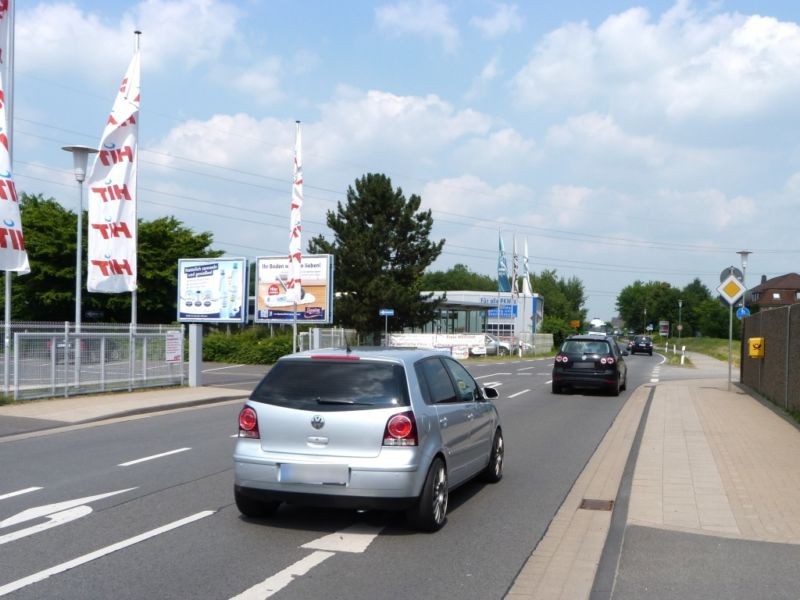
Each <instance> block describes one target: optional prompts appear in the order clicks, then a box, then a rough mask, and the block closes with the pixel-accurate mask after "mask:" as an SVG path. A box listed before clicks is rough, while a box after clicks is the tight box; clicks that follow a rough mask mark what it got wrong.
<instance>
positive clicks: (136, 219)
mask: <svg viewBox="0 0 800 600" xmlns="http://www.w3.org/2000/svg"><path fill="white" fill-rule="evenodd" d="M133 35H134V36H136V42H135V49H136V50H135V51H136V52H139V37H140V36H141V35H142V32H141V31H139V30H138V29H137V30H135V31H134V32H133ZM140 68H141V67H140ZM140 73H141V71H140ZM139 81H140V82H141V76H140V80H139ZM140 85H141V83H140ZM138 117H139V121H138V122H137V126H138V124H139V123H141V122H142V111H141V110H139V115H138ZM139 139H141V135H139V136H138V139H137V140H136V156H135V157H134V160H136V166H135V169H136V195H137V196H138V195H139ZM133 222H134V225H135V227H136V250H135V252H136V255H137V259H136V281H134V282H133V289H132V290H131V331H132V332H134V333H135V332H136V325H137V306H138V301H139V296H138V293H137V289H136V288H138V287H139V259H138V254H139V199H138V198H136V203H135V204H134V212H133Z"/></svg>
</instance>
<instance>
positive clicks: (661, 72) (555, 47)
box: [13, 0, 800, 320]
mask: <svg viewBox="0 0 800 600" xmlns="http://www.w3.org/2000/svg"><path fill="white" fill-rule="evenodd" d="M137 29H138V30H141V31H142V35H141V38H140V40H139V46H140V51H141V64H142V81H141V113H140V130H139V131H140V163H139V197H138V210H139V216H140V217H141V218H144V219H147V220H152V219H155V218H159V217H162V216H169V215H172V216H174V217H176V218H177V219H179V220H180V221H181V222H182V223H183V224H184V225H186V226H187V227H189V228H191V229H192V230H193V231H195V232H198V233H199V232H202V231H208V232H211V233H212V234H213V237H214V244H213V247H214V248H215V249H219V250H223V251H224V252H225V253H226V254H227V255H229V256H236V257H246V258H249V259H254V258H255V257H257V256H271V255H285V254H286V253H287V252H288V239H289V203H290V199H291V186H292V156H293V147H294V137H295V121H296V120H299V121H301V127H302V139H303V147H302V154H303V174H304V196H305V198H304V206H303V236H304V238H305V239H304V242H303V247H304V249H305V247H306V245H307V240H308V239H310V238H311V237H312V236H316V235H319V234H323V235H326V236H327V238H328V239H329V240H332V234H331V232H330V231H329V230H328V229H327V227H326V225H325V218H326V213H327V212H328V211H335V210H336V206H337V202H342V203H344V202H345V197H346V196H345V195H346V191H347V189H348V187H349V186H353V185H354V182H355V180H356V179H358V178H360V177H362V176H363V175H365V174H367V173H383V174H385V175H387V176H389V177H390V178H391V180H392V184H393V185H394V186H395V187H399V188H401V189H402V191H403V193H404V194H405V196H406V197H407V198H408V197H409V196H411V195H412V194H417V195H419V196H420V197H421V198H422V208H423V209H424V210H428V209H430V210H431V212H432V216H433V220H434V226H433V231H432V236H431V237H432V239H434V240H440V239H444V240H445V245H444V249H443V252H442V254H441V256H440V257H439V258H438V259H437V261H436V262H435V263H434V264H433V265H432V266H431V269H432V270H447V269H449V268H451V267H452V266H454V265H456V264H463V265H466V266H467V267H468V268H469V269H470V270H471V271H473V272H475V273H479V274H483V275H489V276H492V277H496V275H497V259H498V238H499V237H502V239H503V241H504V245H505V249H506V253H507V259H508V261H509V264H510V254H511V253H512V252H513V243H514V240H515V239H516V244H517V251H518V252H519V253H520V254H522V251H523V246H524V243H525V242H526V241H527V246H528V256H529V264H530V269H531V271H532V272H534V273H540V272H541V271H542V270H544V269H549V270H555V271H556V273H557V275H558V276H559V277H564V278H566V279H569V278H572V277H576V278H578V279H579V280H581V282H582V283H583V285H584V289H585V292H586V308H587V309H588V317H589V318H600V319H603V320H610V319H611V318H613V317H614V316H615V315H616V314H617V313H616V307H615V304H616V299H617V296H618V294H619V293H620V291H621V290H622V289H623V288H625V287H626V286H628V285H631V284H632V283H634V282H635V281H637V280H639V281H643V282H649V281H664V282H668V283H670V284H671V285H673V286H674V287H677V288H683V287H685V286H686V285H688V284H689V283H691V282H692V281H693V280H694V279H695V278H699V279H700V280H701V281H702V282H703V283H704V284H705V285H706V286H707V287H708V288H709V289H710V290H711V291H712V292H713V293H716V292H715V290H716V287H717V286H718V285H719V282H720V273H721V272H722V271H723V270H725V269H726V268H727V267H729V266H731V265H733V266H736V267H741V263H740V256H739V255H738V254H737V251H740V250H749V251H751V252H752V254H751V255H750V256H749V260H748V263H747V267H746V283H747V285H748V287H753V286H754V285H756V284H757V283H759V282H760V280H761V277H762V275H766V276H767V277H775V276H778V275H782V274H785V273H789V272H797V271H800V268H799V266H798V259H800V236H798V229H799V228H800V218H798V217H799V216H800V214H799V211H798V196H799V195H800V135H798V133H800V120H799V119H798V118H797V112H798V109H800V3H798V2H796V1H795V0H786V1H770V0H763V1H749V0H738V1H734V0H731V1H725V0H717V1H708V0H695V1H691V0H676V1H659V0H650V1H647V2H644V1H638V2H637V1H635V0H631V1H627V2H625V1H617V0H595V1H593V2H585V1H584V0H562V1H560V2H557V3H556V2H550V1H546V0H529V1H525V2H522V1H520V2H518V3H514V2H504V1H497V0H458V1H450V2H444V1H437V0H387V1H375V2H370V1H366V0H352V1H348V2H329V1H328V0H307V1H302V2H298V1H296V0H239V1H231V0H142V1H138V2H137V1H130V2H108V1H107V0H80V1H73V2H61V1H43V2H39V1H36V0H17V1H16V30H15V40H16V44H15V54H14V67H15V68H14V83H13V87H14V90H13V93H14V96H13V98H14V99H13V102H14V104H13V106H14V137H13V148H14V178H15V181H16V184H17V187H18V189H19V190H21V191H23V192H26V193H30V194H43V195H44V196H45V197H52V198H55V199H56V200H57V201H59V202H60V203H61V204H62V205H63V206H65V207H66V208H67V209H69V210H72V211H76V210H77V206H78V191H77V183H76V182H75V178H74V174H73V171H72V158H71V157H70V156H69V155H68V154H67V153H66V152H63V151H62V150H61V148H62V146H66V145H70V144H84V145H88V146H97V145H98V143H99V140H100V136H101V133H102V130H103V127H104V125H105V121H106V118H107V116H108V113H109V112H110V110H111V106H112V104H113V101H114V97H115V95H116V92H117V89H118V88H119V84H120V81H121V79H122V76H123V75H124V73H125V70H126V68H127V66H128V63H129V62H130V60H131V57H132V54H133V51H134V48H135V43H136V41H135V36H134V33H133V32H134V30H137ZM23 226H24V223H23ZM187 258H191V257H187ZM176 268H177V265H176ZM534 291H535V290H534ZM546 301H547V299H546V298H545V303H546ZM686 308H687V307H686V306H684V309H686Z"/></svg>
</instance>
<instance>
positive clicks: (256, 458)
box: [233, 348, 505, 531]
mask: <svg viewBox="0 0 800 600" xmlns="http://www.w3.org/2000/svg"><path fill="white" fill-rule="evenodd" d="M497 397H498V393H497V390H495V389H493V388H488V387H481V386H480V385H479V384H478V383H477V382H476V381H475V379H473V377H472V376H471V375H470V374H469V372H468V371H467V370H466V369H465V368H464V367H463V366H462V365H461V364H460V363H459V362H458V361H456V360H455V359H453V358H451V357H449V356H446V355H444V354H442V353H441V352H435V351H432V350H417V349H398V348H371V349H367V348H357V349H354V350H352V351H351V350H350V349H349V348H348V349H335V350H324V351H309V352H302V353H297V354H292V355H289V356H284V357H282V358H281V359H279V360H278V362H277V363H276V364H275V366H273V367H272V368H271V369H270V371H269V372H268V373H267V375H266V376H265V377H264V379H262V381H261V382H260V383H259V384H258V385H257V386H256V388H255V390H253V392H252V394H251V395H250V398H249V400H247V402H246V403H245V406H244V408H242V410H241V412H240V413H239V437H238V440H237V442H236V448H235V450H234V455H233V462H234V467H235V468H234V473H235V484H234V498H235V500H236V506H237V507H238V508H239V510H240V512H241V513H242V514H244V515H245V516H247V517H254V518H258V517H268V516H271V515H272V514H273V513H274V512H275V511H276V510H277V508H278V506H279V505H280V504H281V502H287V503H294V504H305V505H314V506H332V507H343V508H356V509H392V510H405V511H406V514H407V517H408V520H409V523H410V524H411V525H412V526H413V527H415V528H417V529H420V530H423V531H436V530H438V529H440V528H441V527H442V526H443V525H444V523H445V516H446V514H447V502H448V495H449V493H450V491H451V490H453V489H454V488H455V487H457V486H459V485H461V484H463V483H466V482H467V481H469V480H470V479H472V478H474V477H476V476H480V477H481V478H482V479H484V480H485V481H487V482H492V483H494V482H497V481H500V479H501V478H502V476H503V460H504V453H505V445H504V443H503V430H502V428H501V426H500V417H499V415H498V412H497V409H496V408H495V406H494V404H492V402H491V399H492V398H497Z"/></svg>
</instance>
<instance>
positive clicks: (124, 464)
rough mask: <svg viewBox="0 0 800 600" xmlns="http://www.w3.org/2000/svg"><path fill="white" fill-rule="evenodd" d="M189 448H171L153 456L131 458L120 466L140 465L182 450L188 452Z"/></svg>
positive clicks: (119, 465)
mask: <svg viewBox="0 0 800 600" xmlns="http://www.w3.org/2000/svg"><path fill="white" fill-rule="evenodd" d="M187 450H191V448H178V449H177V450H170V451H169V452H162V453H161V454H154V455H153V456H145V457H144V458H137V459H136V460H129V461H128V462H124V463H120V464H118V465H117V466H118V467H130V466H131V465H138V464H139V463H143V462H147V461H148V460H155V459H157V458H163V457H164V456H170V455H172V454H178V453H180V452H186V451H187Z"/></svg>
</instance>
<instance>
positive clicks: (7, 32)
mask: <svg viewBox="0 0 800 600" xmlns="http://www.w3.org/2000/svg"><path fill="white" fill-rule="evenodd" d="M13 17H14V0H0V73H2V78H3V85H4V86H5V87H3V90H4V91H6V92H8V97H9V98H10V97H11V96H12V92H11V65H12V64H13V62H14V61H13V60H12V57H11V43H12V41H13V35H14V32H13V31H12V23H13V20H14V19H13Z"/></svg>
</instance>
